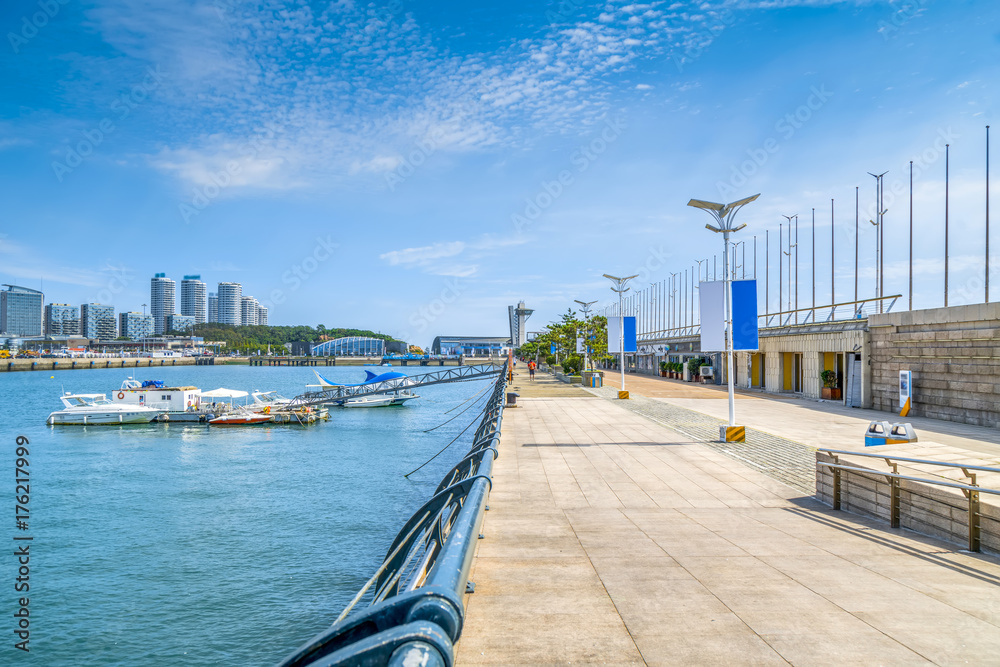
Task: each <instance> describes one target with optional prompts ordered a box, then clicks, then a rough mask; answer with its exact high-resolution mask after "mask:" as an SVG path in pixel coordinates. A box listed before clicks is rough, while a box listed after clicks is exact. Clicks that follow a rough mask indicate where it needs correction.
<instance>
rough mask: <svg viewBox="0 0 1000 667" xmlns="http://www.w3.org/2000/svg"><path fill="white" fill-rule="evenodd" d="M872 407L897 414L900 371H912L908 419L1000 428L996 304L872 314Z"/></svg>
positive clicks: (999, 348)
mask: <svg viewBox="0 0 1000 667" xmlns="http://www.w3.org/2000/svg"><path fill="white" fill-rule="evenodd" d="M868 326H869V336H870V340H871V368H872V385H871V386H872V407H873V408H874V409H876V410H886V411H889V412H896V413H897V414H898V412H899V390H898V383H899V371H901V370H910V371H913V391H914V396H913V401H912V404H911V414H913V415H916V416H921V417H934V418H936V419H946V420H949V421H957V422H963V423H966V424H976V425H978V426H1000V400H998V399H1000V304H996V303H990V304H978V305H971V306H952V307H950V308H933V309H929V310H915V311H909V312H902V313H891V314H883V315H872V316H870V317H869V319H868Z"/></svg>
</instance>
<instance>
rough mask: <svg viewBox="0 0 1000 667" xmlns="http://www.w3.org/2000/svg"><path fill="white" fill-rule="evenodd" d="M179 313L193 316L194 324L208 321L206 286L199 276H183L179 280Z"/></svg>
mask: <svg viewBox="0 0 1000 667" xmlns="http://www.w3.org/2000/svg"><path fill="white" fill-rule="evenodd" d="M181 314H182V315H188V316H190V317H193V318H194V321H195V324H204V323H205V322H207V321H208V287H207V286H206V285H205V283H203V282H202V281H201V276H184V280H182V281H181Z"/></svg>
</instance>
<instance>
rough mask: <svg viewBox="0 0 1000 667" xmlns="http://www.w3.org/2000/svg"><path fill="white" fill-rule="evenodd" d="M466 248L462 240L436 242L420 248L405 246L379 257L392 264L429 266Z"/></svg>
mask: <svg viewBox="0 0 1000 667" xmlns="http://www.w3.org/2000/svg"><path fill="white" fill-rule="evenodd" d="M463 250H465V244H464V243H462V242H461V241H452V242H450V243H435V244H434V245H429V246H423V247H420V248H405V249H403V250H392V251H390V252H387V253H383V254H381V255H379V259H381V260H384V261H386V262H388V263H389V264H390V265H391V266H400V265H402V266H405V267H413V266H428V265H429V264H430V263H431V262H432V261H433V260H436V259H441V258H443V257H454V256H455V255H458V254H461V252H462V251H463Z"/></svg>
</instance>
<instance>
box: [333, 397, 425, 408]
mask: <svg viewBox="0 0 1000 667" xmlns="http://www.w3.org/2000/svg"><path fill="white" fill-rule="evenodd" d="M414 398H420V397H419V396H417V395H416V394H402V395H398V396H394V395H384V394H378V395H375V396H365V397H364V398H351V399H348V400H347V401H344V403H343V407H345V408H386V407H389V406H392V405H402V404H403V403H406V402H407V401H409V400H411V399H414Z"/></svg>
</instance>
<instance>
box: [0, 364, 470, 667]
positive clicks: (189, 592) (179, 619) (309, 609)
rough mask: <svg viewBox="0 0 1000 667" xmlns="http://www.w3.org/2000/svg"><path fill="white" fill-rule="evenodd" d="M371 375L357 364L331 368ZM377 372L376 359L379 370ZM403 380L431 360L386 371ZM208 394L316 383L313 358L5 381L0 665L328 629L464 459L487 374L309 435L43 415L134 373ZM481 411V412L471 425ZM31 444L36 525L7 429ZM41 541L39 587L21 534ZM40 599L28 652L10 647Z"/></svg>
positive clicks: (348, 378)
mask: <svg viewBox="0 0 1000 667" xmlns="http://www.w3.org/2000/svg"><path fill="white" fill-rule="evenodd" d="M319 370H320V372H321V373H322V374H323V375H324V376H326V377H327V378H329V379H331V380H334V381H342V382H359V381H361V380H362V379H363V378H364V369H363V368H361V367H341V368H326V367H322V368H320V369H319ZM375 370H378V369H375ZM393 370H401V371H404V372H409V373H418V372H426V371H428V370H434V369H432V368H420V369H417V368H410V369H402V368H401V369H393ZM128 376H134V377H135V379H137V380H163V381H164V382H165V384H166V385H168V386H179V385H194V386H197V387H199V388H201V389H203V390H209V389H216V388H219V387H225V388H228V389H240V390H243V391H251V390H257V389H259V390H263V391H269V390H276V391H279V392H281V393H282V394H284V395H285V396H288V397H291V396H294V395H296V394H300V393H302V392H303V391H305V385H306V384H307V383H315V376H314V375H313V373H312V370H311V369H308V368H298V367H295V368H288V367H284V368H271V367H249V366H181V367H163V368H140V369H122V370H111V369H101V370H69V371H57V372H40V371H35V372H21V373H3V374H0V397H2V398H0V425H2V428H0V442H2V446H0V457H3V459H5V460H2V461H0V471H2V472H0V489H2V491H3V493H0V498H5V499H6V500H5V501H4V502H3V503H0V517H2V516H6V518H3V519H0V525H3V526H4V530H3V531H0V540H3V541H4V542H6V546H5V547H4V548H2V550H0V553H6V555H3V556H0V591H3V592H2V593H0V610H3V613H0V619H6V620H0V664H26V665H36V664H37V665H270V664H274V663H276V662H277V661H279V660H280V659H281V658H282V657H284V656H285V655H286V654H288V653H289V652H290V651H291V650H293V649H294V648H295V647H297V646H298V645H300V644H302V643H303V642H305V641H306V640H308V639H309V638H310V637H312V636H313V635H314V634H316V633H317V632H320V631H322V630H324V629H325V628H327V627H329V625H330V624H331V623H332V622H333V621H334V619H335V618H336V617H337V615H338V614H339V613H340V611H341V610H342V609H343V608H344V606H345V605H346V604H347V603H348V602H349V601H350V599H351V598H352V597H353V596H354V594H355V593H356V592H357V591H358V590H359V589H360V587H361V586H362V585H363V584H364V583H365V581H367V579H368V578H369V577H370V576H371V575H372V573H373V572H374V571H375V569H376V568H377V567H378V565H379V564H380V563H381V561H382V558H383V557H384V555H385V551H386V549H387V548H388V546H389V544H390V543H391V541H392V538H393V537H395V535H396V532H397V531H398V530H399V529H400V528H401V527H402V525H403V523H404V522H405V521H406V519H407V518H409V516H410V515H411V514H412V513H413V512H414V511H416V509H417V508H418V507H419V506H420V505H421V504H422V503H423V502H424V501H425V500H427V499H428V498H429V497H430V495H431V494H432V493H433V490H434V488H435V487H436V485H437V484H438V482H439V481H440V480H441V477H442V476H443V475H444V473H445V472H447V470H448V469H449V468H450V467H451V466H452V465H454V463H455V462H457V461H458V460H459V459H461V458H462V456H463V455H464V453H465V451H466V450H467V449H468V447H469V444H470V436H471V433H472V431H474V430H475V428H474V427H473V428H472V429H469V431H468V432H467V433H466V435H465V436H464V437H463V438H462V439H461V440H460V441H459V442H456V443H455V444H454V445H453V446H452V447H451V448H449V449H448V450H447V451H446V452H445V453H444V454H443V455H442V456H440V457H439V458H438V459H436V460H435V461H434V462H432V463H431V464H429V465H428V466H427V467H425V468H423V469H422V470H421V471H420V472H419V473H417V474H416V475H414V476H413V478H411V479H406V478H404V475H405V474H406V473H407V472H409V471H411V470H412V469H414V468H416V467H417V466H419V465H420V464H421V463H423V462H424V461H426V460H427V459H428V458H430V457H431V456H432V455H433V454H434V453H436V452H437V451H438V450H439V449H441V448H442V447H444V446H445V445H446V444H447V443H448V442H449V441H450V440H451V439H452V438H454V437H455V436H456V435H458V433H459V432H460V431H461V430H462V429H463V428H464V427H465V426H467V425H468V424H469V423H470V422H471V421H473V419H474V418H475V416H476V414H478V412H479V408H478V406H477V407H476V408H473V409H470V410H468V411H466V412H465V413H464V414H462V415H461V416H460V417H458V418H457V419H455V420H454V421H452V422H451V423H449V424H447V425H445V426H443V427H441V428H438V429H437V430H434V431H432V432H430V433H425V432H424V431H425V430H427V429H431V428H433V427H435V426H438V425H440V424H441V423H442V422H444V421H446V420H447V419H449V418H451V417H453V416H455V414H456V413H458V412H459V411H460V410H462V409H464V408H465V407H466V406H467V405H469V404H464V405H461V407H459V408H458V409H457V410H454V411H453V412H451V413H448V411H449V410H451V409H453V408H455V407H456V406H459V405H460V404H462V402H463V401H464V400H466V399H468V398H471V397H472V396H473V395H475V394H476V393H477V392H478V391H480V390H481V389H483V388H484V386H485V381H478V382H465V383H459V384H443V385H436V386H430V387H425V388H421V389H418V390H417V392H418V393H419V394H420V395H421V397H420V398H419V399H415V400H413V401H410V402H408V403H407V404H406V405H405V406H401V407H391V408H370V409H344V408H331V410H330V420H329V421H328V422H325V423H319V424H314V425H310V426H298V425H296V426H291V425H267V426H252V427H211V426H207V425H202V424H197V425H195V424H191V425H181V424H150V425H132V426H129V425H126V426H48V425H46V423H45V421H46V417H47V416H48V414H49V413H50V412H52V411H54V410H57V409H61V408H62V404H61V402H60V401H59V399H58V397H59V395H60V393H61V392H63V391H72V392H75V393H107V394H108V395H109V397H110V394H111V392H112V391H115V392H116V391H117V390H118V388H119V387H120V386H121V383H122V381H123V380H125V379H126V378H127V377H128ZM477 421H478V420H477ZM18 435H23V436H26V437H27V438H28V439H29V440H30V445H28V449H29V451H30V455H29V457H28V459H29V462H30V468H29V469H30V503H29V509H30V518H29V520H28V522H27V523H28V528H27V530H18V529H17V528H16V527H15V469H16V466H15V459H16V456H15V447H16V445H15V439H16V437H17V436H18ZM17 536H21V537H23V536H31V537H32V538H33V540H32V541H31V542H30V581H29V582H28V583H29V585H30V590H29V592H26V593H25V592H20V593H19V592H15V590H14V585H15V580H16V578H17V576H18V567H19V566H18V563H17V560H18V558H17V557H16V556H14V555H13V553H14V546H13V545H18V544H24V543H25V542H23V541H22V542H15V541H14V540H13V538H14V537H17ZM20 597H28V598H29V605H28V609H29V612H30V643H29V644H28V646H29V647H30V652H29V653H24V652H23V651H20V650H17V649H15V648H14V644H15V642H17V641H19V639H18V638H17V636H16V635H15V633H14V631H15V630H16V629H17V620H18V619H15V618H14V617H13V615H12V614H13V612H14V611H16V610H17V609H18V604H17V601H18V599H19V598H20Z"/></svg>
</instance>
